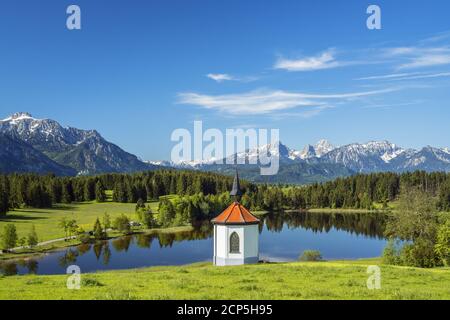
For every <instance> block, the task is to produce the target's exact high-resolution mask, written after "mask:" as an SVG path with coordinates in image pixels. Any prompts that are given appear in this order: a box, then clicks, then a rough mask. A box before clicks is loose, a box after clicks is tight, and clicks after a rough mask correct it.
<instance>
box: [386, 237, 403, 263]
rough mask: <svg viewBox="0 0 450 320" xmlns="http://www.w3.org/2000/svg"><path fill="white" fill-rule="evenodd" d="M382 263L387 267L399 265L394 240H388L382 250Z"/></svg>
mask: <svg viewBox="0 0 450 320" xmlns="http://www.w3.org/2000/svg"><path fill="white" fill-rule="evenodd" d="M383 263H384V264H387V265H400V264H401V258H400V249H399V248H398V246H397V244H396V241H395V240H392V239H391V240H389V242H388V244H387V246H386V248H384V250H383Z"/></svg>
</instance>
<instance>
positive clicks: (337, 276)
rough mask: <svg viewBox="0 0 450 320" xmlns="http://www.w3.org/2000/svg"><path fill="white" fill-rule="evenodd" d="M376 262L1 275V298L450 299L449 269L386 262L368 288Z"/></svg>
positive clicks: (207, 264) (206, 266) (208, 265)
mask: <svg viewBox="0 0 450 320" xmlns="http://www.w3.org/2000/svg"><path fill="white" fill-rule="evenodd" d="M374 262H377V261H376V260H372V261H355V262H320V263H286V264H259V265H247V266H238V267H227V268H219V267H214V266H212V265H211V264H210V263H201V264H196V265H191V266H183V267H153V268H146V269H139V270H127V271H110V272H99V273H95V274H83V275H82V286H81V289H80V290H68V289H67V288H66V281H67V276H65V275H61V276H60V275H58V276H33V275H27V276H13V277H0V299H89V300H90V299H225V300H236V299H250V300H253V299H295V300H296V299H396V300H398V299H450V285H449V284H450V269H448V268H447V269H433V270H427V269H416V268H403V267H392V266H381V271H382V289H381V290H368V289H367V286H366V281H367V278H368V274H367V266H368V265H370V264H373V263H374Z"/></svg>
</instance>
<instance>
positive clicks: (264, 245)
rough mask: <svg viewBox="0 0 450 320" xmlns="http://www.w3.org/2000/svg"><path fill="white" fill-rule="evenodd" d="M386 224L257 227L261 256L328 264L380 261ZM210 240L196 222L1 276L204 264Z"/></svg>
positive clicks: (352, 219)
mask: <svg viewBox="0 0 450 320" xmlns="http://www.w3.org/2000/svg"><path fill="white" fill-rule="evenodd" d="M384 225H385V216H384V215H383V214H377V213H370V214H356V213H355V214H352V213H331V214H330V213H308V212H291V213H270V214H268V215H266V216H264V217H263V218H261V223H260V226H259V230H260V233H261V237H260V248H261V254H267V255H268V256H270V257H282V258H283V259H296V257H298V254H299V252H300V251H301V250H304V249H320V250H321V251H322V252H323V253H324V256H325V257H326V258H327V259H332V258H364V257H372V256H377V255H379V254H381V252H380V250H381V249H382V247H383V246H384V244H385V241H384V239H383V231H384ZM212 236H213V228H212V226H211V224H210V223H209V222H208V221H203V222H197V223H195V224H194V228H193V230H192V231H185V232H176V233H169V232H159V233H156V232H155V233H152V234H137V235H133V236H126V237H121V238H116V239H111V240H109V241H98V242H95V243H88V244H81V245H79V246H76V247H71V248H69V249H66V250H63V251H58V252H54V253H50V254H48V255H46V256H44V257H42V258H39V259H26V260H20V261H15V262H5V263H1V264H0V273H1V274H4V275H15V274H26V273H39V274H64V273H65V270H66V268H67V267H68V266H69V265H73V264H76V265H79V266H80V267H81V269H82V272H92V271H97V270H110V269H126V268H138V267H145V266H152V265H177V264H188V263H193V262H198V261H206V260H211V257H212ZM355 240H356V241H355ZM306 246H309V247H306Z"/></svg>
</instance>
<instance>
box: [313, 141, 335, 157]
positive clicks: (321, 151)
mask: <svg viewBox="0 0 450 320" xmlns="http://www.w3.org/2000/svg"><path fill="white" fill-rule="evenodd" d="M334 149H335V146H334V145H332V144H331V143H330V142H329V141H328V140H325V139H322V140H319V142H317V143H316V145H315V146H314V151H315V152H316V155H317V156H318V157H319V158H320V157H321V156H323V155H325V154H327V153H328V152H330V151H333V150H334Z"/></svg>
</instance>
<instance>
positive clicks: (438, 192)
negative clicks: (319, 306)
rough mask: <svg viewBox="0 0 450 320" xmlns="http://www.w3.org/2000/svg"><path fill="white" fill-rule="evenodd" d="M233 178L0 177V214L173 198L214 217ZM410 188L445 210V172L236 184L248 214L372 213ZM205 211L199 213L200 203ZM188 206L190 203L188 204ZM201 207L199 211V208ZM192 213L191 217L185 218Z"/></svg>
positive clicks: (166, 173) (448, 189)
mask: <svg viewBox="0 0 450 320" xmlns="http://www.w3.org/2000/svg"><path fill="white" fill-rule="evenodd" d="M232 182H233V178H232V177H229V176H223V175H219V174H215V173H206V172H198V171H177V170H159V171H149V172H143V173H136V174H103V175H98V176H82V177H81V176H80V177H56V176H54V175H35V174H12V175H0V214H1V215H4V214H6V213H7V211H8V210H13V209H14V208H20V207H32V208H47V207H51V206H52V205H54V204H57V203H72V202H83V201H93V200H96V201H98V202H102V201H105V200H106V198H107V197H106V193H107V190H112V200H113V201H114V202H122V203H126V202H128V203H136V202H138V200H139V199H141V200H143V201H151V200H158V199H159V198H160V197H161V196H165V195H173V194H176V195H179V196H181V198H182V199H185V200H186V201H187V202H188V203H187V204H186V206H191V208H190V210H191V211H192V210H194V209H193V208H192V205H193V203H192V202H195V206H194V207H196V208H197V209H199V210H197V211H199V212H198V213H197V214H195V215H196V216H197V217H199V216H198V215H202V214H203V215H204V214H205V213H208V214H215V213H217V212H216V211H217V210H221V209H223V208H224V207H226V206H227V205H228V204H229V203H230V201H231V198H230V197H229V195H228V192H229V190H230V188H231V185H232ZM404 187H405V188H409V187H416V188H419V189H421V190H422V191H424V192H426V193H428V194H429V195H430V196H432V197H435V198H437V199H438V201H437V203H438V206H439V209H440V210H449V209H450V174H448V173H426V172H422V171H417V172H414V173H404V174H395V173H374V174H367V175H362V174H361V175H355V176H351V177H347V178H339V179H336V180H334V181H330V182H326V183H320V184H319V183H317V184H312V185H306V186H289V185H265V184H254V183H249V182H246V181H242V183H241V188H242V189H243V192H244V195H243V197H242V199H241V202H242V203H243V204H244V205H245V206H247V207H248V208H250V209H251V210H271V211H277V210H283V209H309V208H336V209H339V208H354V209H372V208H374V204H375V203H378V204H381V205H382V206H387V205H388V203H389V202H392V201H394V200H395V199H396V198H397V197H398V196H399V194H400V192H401V190H402V188H404ZM204 202H206V204H207V205H208V206H209V209H206V210H205V208H204V207H205V203H204ZM189 203H190V204H189ZM202 206H203V208H202ZM191 215H192V214H191Z"/></svg>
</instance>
